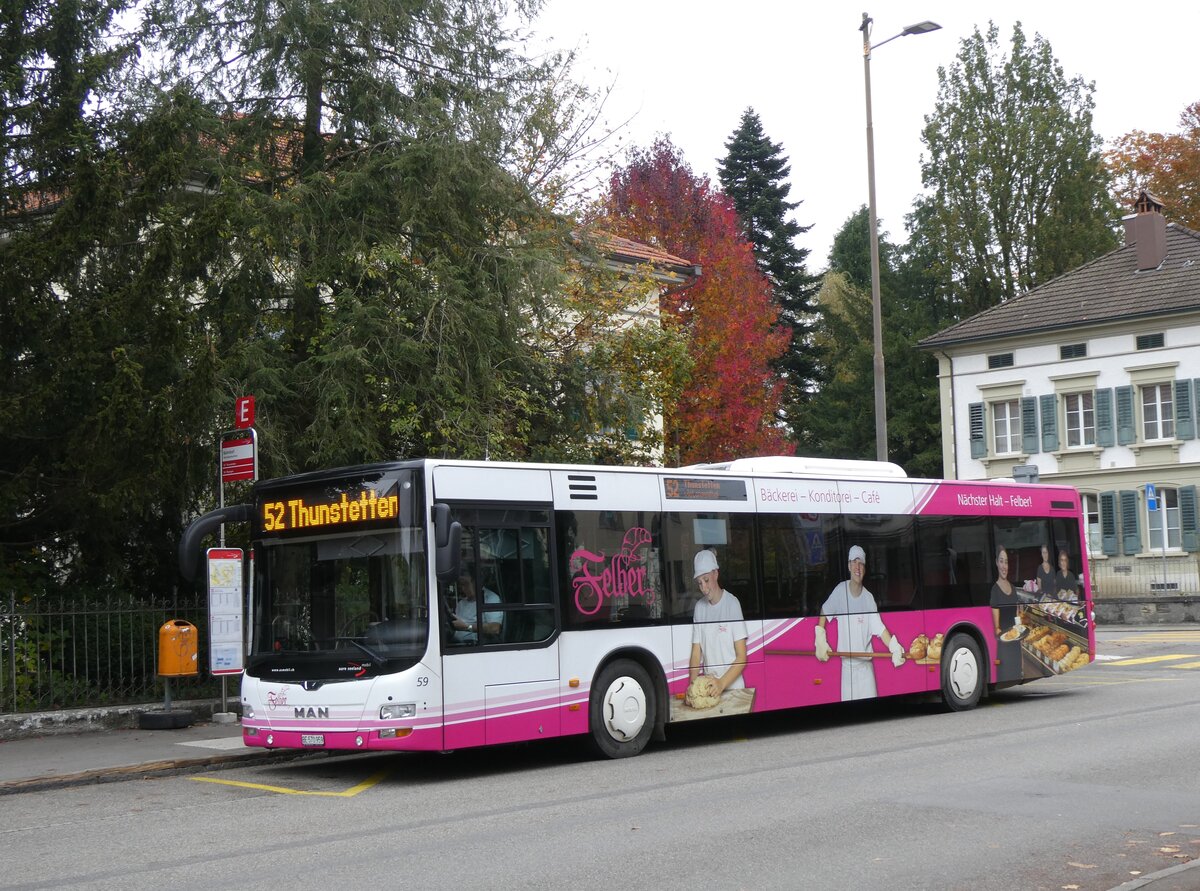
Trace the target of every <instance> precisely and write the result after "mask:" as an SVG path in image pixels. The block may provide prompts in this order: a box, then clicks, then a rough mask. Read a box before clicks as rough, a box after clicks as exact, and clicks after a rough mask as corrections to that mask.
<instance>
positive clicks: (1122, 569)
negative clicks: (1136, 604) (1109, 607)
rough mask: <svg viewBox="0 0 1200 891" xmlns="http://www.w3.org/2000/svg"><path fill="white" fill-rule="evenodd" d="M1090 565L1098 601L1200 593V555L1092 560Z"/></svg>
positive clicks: (1093, 593)
mask: <svg viewBox="0 0 1200 891" xmlns="http://www.w3.org/2000/svg"><path fill="white" fill-rule="evenodd" d="M1090 565H1091V578H1092V595H1093V596H1094V597H1095V598H1096V599H1097V600H1103V599H1111V598H1120V597H1167V598H1169V597H1174V596H1177V595H1185V596H1186V595H1192V596H1194V595H1196V594H1200V555H1196V554H1183V555H1177V554H1171V555H1169V556H1167V557H1158V556H1136V557H1107V558H1104V559H1097V558H1093V559H1092V561H1091V564H1090Z"/></svg>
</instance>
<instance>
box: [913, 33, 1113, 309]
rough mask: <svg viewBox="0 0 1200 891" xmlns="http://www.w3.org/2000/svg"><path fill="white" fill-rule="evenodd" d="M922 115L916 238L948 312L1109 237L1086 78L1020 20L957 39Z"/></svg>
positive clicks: (1032, 281)
mask: <svg viewBox="0 0 1200 891" xmlns="http://www.w3.org/2000/svg"><path fill="white" fill-rule="evenodd" d="M938 84H939V86H938V98H937V103H936V106H935V108H934V111H933V113H932V114H930V115H928V116H927V117H926V124H925V129H924V132H923V140H924V143H925V146H926V148H927V149H928V155H927V156H926V157H925V158H924V160H923V163H922V181H923V183H924V186H925V188H926V189H927V190H928V194H927V195H926V196H925V197H923V198H922V199H920V201H919V205H920V206H922V207H923V208H924V210H923V212H922V213H921V214H920V215H919V219H920V220H921V223H922V225H924V226H926V227H929V230H930V231H929V232H928V233H926V234H925V235H924V236H923V237H924V238H925V239H926V240H927V241H929V242H931V243H934V244H938V245H939V246H940V247H941V254H942V256H941V257H940V259H938V261H937V268H936V270H935V273H936V274H937V275H938V276H940V277H941V278H942V280H943V281H944V282H946V283H947V286H948V292H949V293H950V295H951V298H952V300H953V301H954V310H955V314H956V315H957V316H958V317H965V316H968V315H972V314H974V313H976V312H979V311H980V310H983V309H986V308H988V307H990V306H994V305H995V304H997V303H999V302H1002V301H1004V300H1007V299H1009V298H1011V297H1013V296H1015V295H1017V294H1020V293H1022V292H1023V291H1025V290H1028V289H1029V288H1031V287H1034V286H1036V285H1038V284H1040V283H1042V282H1045V281H1048V280H1050V279H1052V278H1054V277H1056V276H1058V275H1061V274H1063V273H1064V272H1067V271H1069V270H1071V269H1074V268H1076V267H1078V266H1079V265H1081V264H1082V263H1085V262H1087V261H1088V260H1091V259H1093V258H1094V257H1096V256H1098V255H1099V254H1101V253H1103V252H1105V251H1107V250H1110V249H1112V248H1113V247H1115V246H1116V236H1115V234H1114V228H1113V227H1114V224H1115V221H1116V219H1117V212H1116V209H1115V207H1114V206H1113V203H1112V200H1111V198H1110V197H1109V191H1110V190H1109V184H1108V178H1107V172H1106V170H1105V167H1104V165H1103V162H1102V159H1101V156H1100V143H1099V138H1098V137H1097V136H1096V134H1095V133H1094V131H1093V129H1092V108H1093V104H1094V103H1093V98H1092V94H1093V91H1094V87H1093V85H1091V84H1089V83H1085V82H1084V81H1083V80H1082V79H1081V78H1079V77H1074V78H1071V79H1067V78H1066V77H1065V76H1064V74H1063V70H1062V66H1061V65H1060V64H1059V63H1058V61H1057V60H1056V59H1055V58H1054V55H1053V53H1052V51H1051V48H1050V45H1049V43H1048V42H1046V41H1045V40H1044V39H1043V38H1042V37H1041V36H1038V35H1035V36H1034V38H1033V40H1032V41H1030V40H1028V39H1027V38H1026V36H1025V32H1024V31H1023V30H1022V28H1021V25H1020V24H1019V23H1018V24H1017V25H1015V26H1014V28H1013V34H1012V43H1011V46H1010V48H1009V50H1008V52H1007V53H1004V52H1002V49H1001V47H1000V45H999V34H998V29H997V28H996V26H995V25H990V26H989V28H988V30H987V32H986V34H981V33H980V32H979V30H978V29H976V30H975V32H974V33H973V34H972V35H971V36H970V37H967V38H965V39H964V40H963V41H962V43H961V45H960V49H959V53H958V57H957V59H956V60H955V62H954V64H953V65H951V66H950V67H949V68H939V69H938Z"/></svg>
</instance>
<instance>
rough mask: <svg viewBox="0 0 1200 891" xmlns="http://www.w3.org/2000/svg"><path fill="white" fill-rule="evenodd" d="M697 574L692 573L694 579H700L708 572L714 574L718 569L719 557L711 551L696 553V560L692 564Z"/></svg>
mask: <svg viewBox="0 0 1200 891" xmlns="http://www.w3.org/2000/svg"><path fill="white" fill-rule="evenodd" d="M692 566H693V568H694V569H695V572H693V573H692V578H699V577H700V576H702V575H704V573H706V572H712V571H713V570H714V569H716V568H717V555H716V554H714V553H713V552H712V551H710V550H707V549H705V550H703V551H697V552H696V559H695V560H694V561H693V563H692Z"/></svg>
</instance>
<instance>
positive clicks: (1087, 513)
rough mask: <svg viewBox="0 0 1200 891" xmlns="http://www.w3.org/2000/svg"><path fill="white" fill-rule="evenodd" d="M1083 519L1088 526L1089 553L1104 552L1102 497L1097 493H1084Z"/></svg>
mask: <svg viewBox="0 0 1200 891" xmlns="http://www.w3.org/2000/svg"><path fill="white" fill-rule="evenodd" d="M1082 498H1083V521H1084V523H1085V524H1086V526H1087V542H1088V553H1089V554H1101V553H1103V552H1104V548H1103V538H1102V537H1101V535H1100V499H1098V498H1097V497H1096V496H1095V495H1083V496H1082Z"/></svg>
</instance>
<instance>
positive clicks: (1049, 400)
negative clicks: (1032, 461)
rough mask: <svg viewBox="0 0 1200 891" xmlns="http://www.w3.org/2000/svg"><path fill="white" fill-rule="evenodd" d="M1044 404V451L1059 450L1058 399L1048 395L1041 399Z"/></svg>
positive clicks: (1051, 394)
mask: <svg viewBox="0 0 1200 891" xmlns="http://www.w3.org/2000/svg"><path fill="white" fill-rule="evenodd" d="M1041 403H1042V451H1043V452H1054V451H1057V450H1058V397H1057V396H1055V395H1054V394H1053V393H1047V394H1046V395H1045V396H1042V397H1041Z"/></svg>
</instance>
